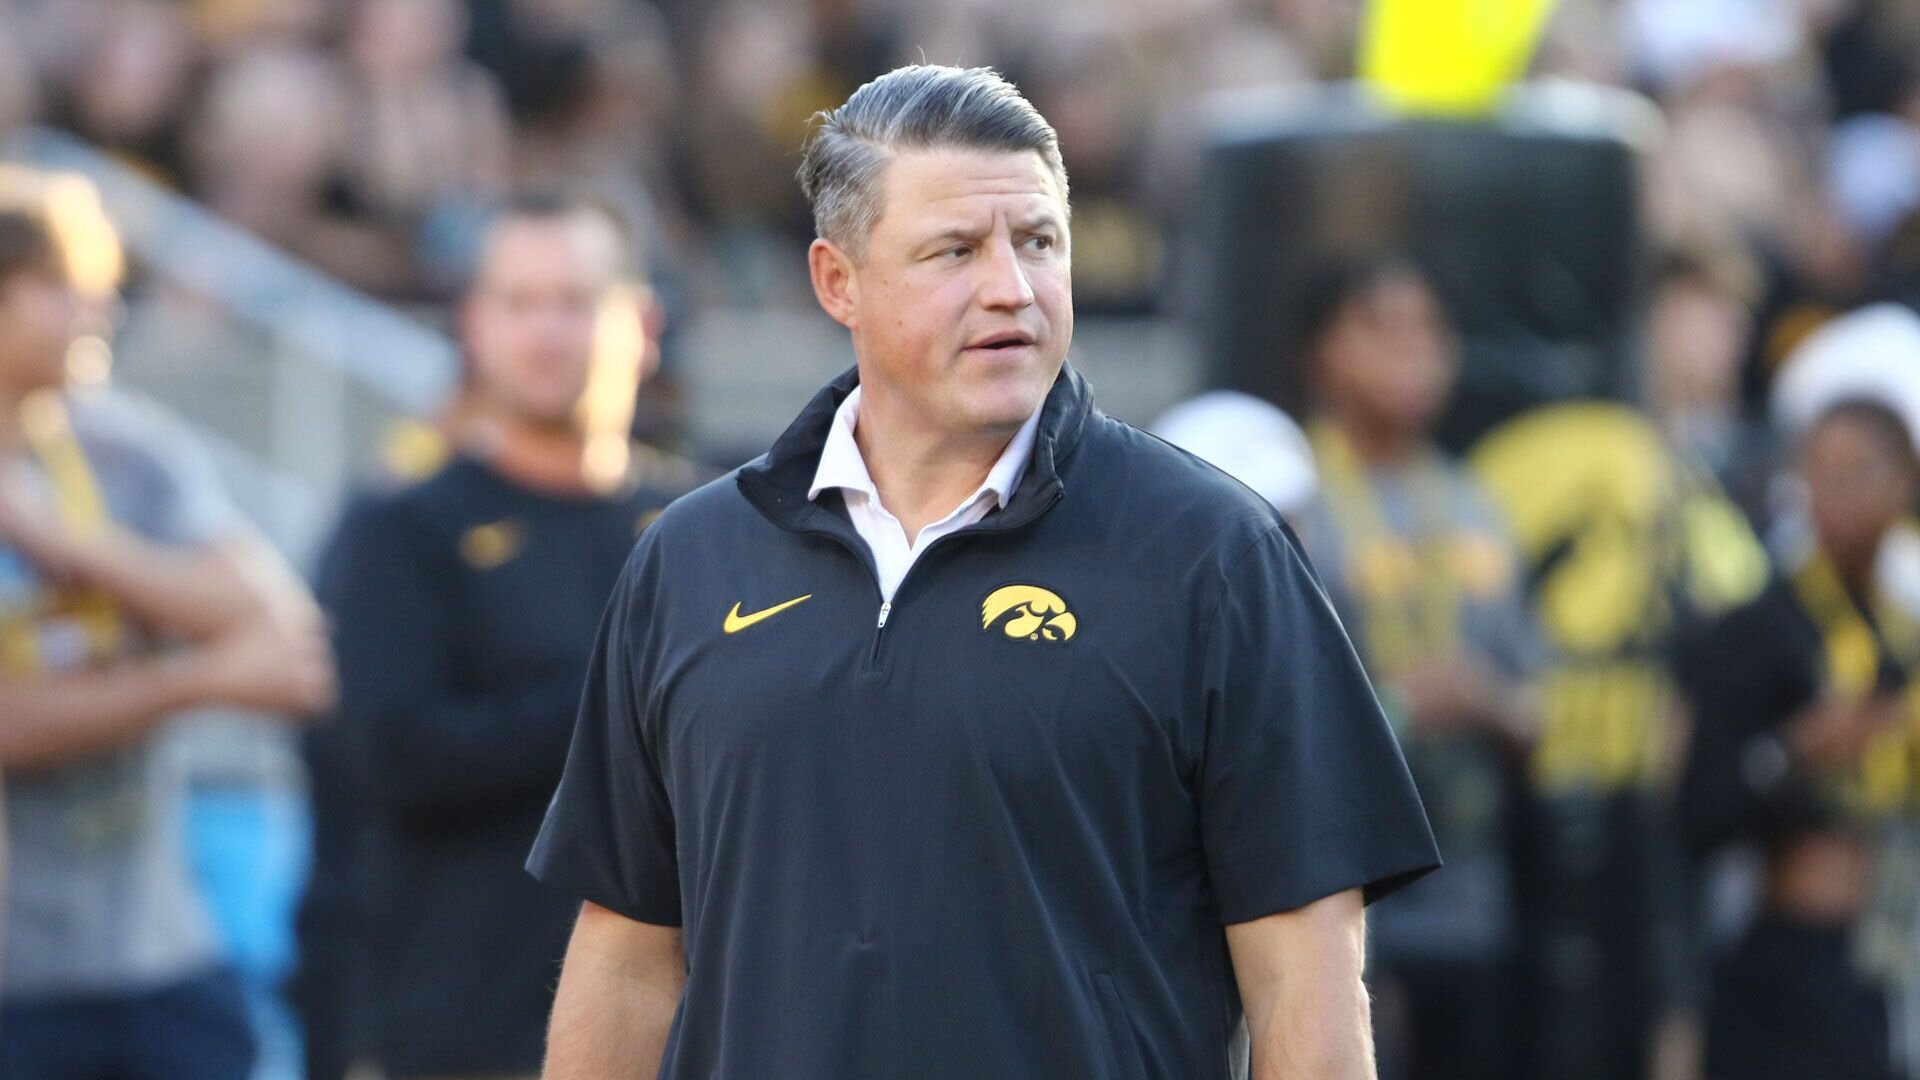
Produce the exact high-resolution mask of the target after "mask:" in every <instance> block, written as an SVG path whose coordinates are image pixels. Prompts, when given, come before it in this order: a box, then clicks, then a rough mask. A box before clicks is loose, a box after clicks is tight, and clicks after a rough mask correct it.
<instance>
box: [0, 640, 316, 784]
mask: <svg viewBox="0 0 1920 1080" xmlns="http://www.w3.org/2000/svg"><path fill="white" fill-rule="evenodd" d="M332 696H333V666H332V662H331V660H330V659H329V657H328V655H327V648H326V642H325V639H324V638H322V637H321V636H320V635H319V634H318V633H314V632H311V631H308V632H297V631H294V630H291V629H290V628H287V627H283V626H281V625H280V624H278V623H276V622H272V621H266V622H261V623H258V624H252V623H249V624H244V625H242V626H240V627H237V628H235V629H234V630H232V631H230V632H229V633H227V634H226V635H224V636H222V637H221V638H219V639H217V640H215V641H213V642H210V643H208V644H206V645H203V646H196V647H194V648H192V649H190V650H186V651H182V652H177V653H171V654H167V655H164V656H158V657H154V658H151V659H145V660H133V661H126V662H123V663H120V664H117V665H114V666H112V667H107V668H96V669H91V670H86V671H76V672H48V673H43V674H38V675H29V676H24V677H20V678H5V679H0V769H4V770H6V771H30V770H33V769H44V768H51V767H53V766H56V765H61V764H64V763H66V762H69V761H73V760H76V759H81V758H87V757H93V756H95V755H98V754H102V753H105V752H106V751H108V750H111V749H113V748H114V747H117V746H120V745H123V744H125V743H130V742H134V741H137V740H139V739H142V738H144V737H146V735H147V734H148V733H149V732H151V731H152V730H153V728H154V727H155V726H156V725H158V724H159V723H161V722H162V721H164V720H166V719H167V718H168V716H170V715H171V714H173V713H175V712H178V711H179V710H181V709H184V708H187V707H189V706H193V705H202V704H214V703H218V704H224V705H234V706H237V707H240V708H252V709H262V710H269V711H284V712H292V713H297V714H307V713H312V712H317V711H319V710H320V709H323V708H325V707H326V706H327V705H328V704H329V703H330V702H331V700H332Z"/></svg>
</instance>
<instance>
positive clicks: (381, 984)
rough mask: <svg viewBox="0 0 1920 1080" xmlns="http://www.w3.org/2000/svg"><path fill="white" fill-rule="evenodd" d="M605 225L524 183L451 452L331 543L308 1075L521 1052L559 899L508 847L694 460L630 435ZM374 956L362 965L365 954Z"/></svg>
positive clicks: (626, 248) (461, 1064)
mask: <svg viewBox="0 0 1920 1080" xmlns="http://www.w3.org/2000/svg"><path fill="white" fill-rule="evenodd" d="M637 266H638V262H637V259H636V254H635V252H634V251H633V250H632V245H631V244H630V243H629V242H628V240H627V239H626V238H625V236H624V235H623V231H622V229H621V228H620V226H619V225H618V224H616V223H615V221H614V220H613V219H612V218H611V217H610V216H609V215H607V214H606V213H603V212H601V211H600V210H598V209H595V208H593V207H591V206H587V205H583V204H578V203H573V202H567V201H550V200H542V199H527V200H523V201H518V202H514V203H511V204H509V205H508V206H506V207H505V208H504V209H502V210H500V211H499V212H498V213H497V215H496V216H495V218H494V219H493V223H492V225H491V227H490V228H489V229H488V230H487V233H486V243H485V246H484V249H483V251H482V255H481V258H480V261H479V265H478V268H477V272H476V274H475V276H474V278H473V282H472V285H471V288H470V290H469V291H468V294H467V298H466V301H465V303H464V306H463V308H462V310H461V313H460V328H461V339H462V342H463V343H464V346H465V349H466V354H467V360H468V364H469V368H468V380H469V385H468V388H467V392H466V398H467V400H466V403H465V404H464V406H463V407H462V409H461V418H460V420H459V421H458V423H457V425H456V426H455V427H454V429H453V441H452V443H451V446H450V449H451V451H452V453H451V454H450V456H448V457H447V458H446V460H445V461H444V463H443V464H442V465H441V466H440V467H439V468H438V470H437V471H435V472H433V473H432V475H430V476H429V477H427V478H425V479H422V480H419V481H417V482H414V483H411V484H408V485H405V486H403V487H402V488H400V489H399V490H390V491H382V492H376V493H373V494H370V495H368V496H365V497H362V498H360V499H358V500H356V501H355V502H354V504H353V505H351V506H350V507H349V508H348V509H347V511H346V515H345V518H344V521H343V522H342V524H341V526H340V529H339V532H338V534H337V535H336V537H335V538H334V540H333V542H332V543H331V545H330V547H329V550H328V553H327V555H326V558H325V561H324V564H323V567H322V578H321V582H322V583H321V591H322V597H323V600H324V601H325V602H326V604H327V606H328V608H329V610H330V611H331V612H332V614H333V617H334V625H335V640H336V642H337V647H338V649H339V653H340V664H341V680H342V693H341V704H340V709H339V711H338V716H337V721H336V724H335V725H334V726H333V727H332V728H331V729H327V730H323V731H321V732H318V733H316V734H315V736H314V738H313V740H312V746H311V749H312V754H311V760H312V762H313V765H314V772H315V809H316V816H317V829H318V834H317V840H316V844H317V846H316V867H315V873H314V878H313V886H312V890H311V892H310V894H309V896H308V899H307V902H306V905H305V909H304V911H303V914H302V923H303V940H304V944H305V948H306V963H307V972H306V976H305V978H304V980H303V982H304V986H303V996H304V998H305V1006H306V1010H307V1016H308V1021H309V1024H308V1032H309V1040H310V1042H309V1059H310V1066H311V1075H312V1076H313V1077H315V1078H316V1080H326V1078H331V1077H338V1076H340V1075H341V1074H342V1072H343V1070H344V1069H346V1068H347V1067H348V1065H349V1064H350V1063H351V1062H352V1060H353V1059H354V1058H355V1057H370V1058H372V1059H374V1060H377V1061H378V1063H379V1064H380V1065H381V1066H382V1067H383V1068H384V1069H385V1070H386V1075H387V1076H389V1077H463V1076H490V1077H491V1076H520V1075H526V1076H531V1075H533V1074H534V1073H535V1072H536V1071H537V1070H538V1069H539V1067H540V1060H541V1053H542V1049H543V1042H544V1033H545V1024H546V1018H547V1014H548V1012H549V1010H550V1009H551V1006H552V988H553V984H554V976H555V973H556V972H557V971H558V965H559V962H560V959H561V957H562V955H563V953H564V952H565V949H566V944H567V937H568V934H569V932H570V930H571V928H572V924H573V917H574V913H575V909H576V907H577V905H576V904H574V903H572V902H570V901H569V900H568V899H567V898H565V897H562V896H558V895H555V894H550V893H549V892H547V891H546V890H545V889H544V888H543V887H542V886H540V885H539V884H538V883H537V882H535V881H534V880H533V879H532V878H531V877H529V876H528V875H527V874H526V872H525V871H524V870H523V869H522V864H523V863H524V861H525V857H526V853H527V851H528V849H529V848H530V847H531V845H532V843H533V838H534V834H535V833H536V832H537V831H538V829H539V826H540V822H541V818H542V816H543V815H544V813H545V810H546V806H547V801H548V798H549V796H551V795H552V793H553V789H554V786H555V785H556V783H557V782H558V780H559V776H560V772H561V768H562V766H563V765H564V763H565V759H566V752H567V745H568V741H569V737H570V735H571V732H572V730H573V719H574V714H575V709H576V707H577V705H578V702H579V697H580V693H581V689H582V686H583V682H584V678H585V673H586V663H585V662H586V658H587V653H588V651H589V647H590V646H591V644H592V641H593V637H594V632H595V629H596V627H597V625H598V623H599V618H600V614H601V610H602V608H603V607H604V605H605V603H606V599H607V596H608V595H609V594H610V591H611V589H612V586H613V582H614V579H615V578H616V577H617V576H618V573H619V570H620V567H621V565H622V564H623V562H624V561H625V559H626V556H627V552H628V550H629V549H630V548H631V547H632V546H633V543H634V540H635V537H636V536H637V535H638V534H639V533H640V531H641V530H643V529H644V528H646V526H647V525H648V524H649V523H650V522H651V521H652V519H653V517H654V516H655V515H656V514H657V513H658V512H659V511H660V510H661V509H662V508H663V507H665V505H666V504H667V503H668V502H669V501H670V500H672V499H673V498H674V497H676V496H677V495H679V494H680V493H682V492H684V491H686V490H687V489H688V488H690V487H691V486H692V484H693V482H694V479H695V476H694V471H693V468H692V466H690V465H688V464H687V463H685V462H681V461H678V460H676V459H672V458H669V457H667V456H665V455H662V454H659V453H657V452H655V451H653V450H651V449H649V448H648V447H646V446H643V445H639V444H634V443H631V442H630V441H629V430H630V424H631V420H632V416H633V402H634V396H635V391H636V389H637V387H638V385H639V382H640V380H641V377H642V374H643V371H644V369H645V368H646V367H647V366H649V365H651V363H652V362H653V358H654V349H653V337H654V335H653V332H652V331H653V329H654V327H653V325H652V323H653V320H654V318H655V314H654V309H653V308H652V306H651V301H650V299H649V296H648V294H647V292H646V290H645V289H644V288H642V287H641V286H639V285H638V284H637V283H636V282H635V280H634V277H633V275H634V273H635V270H636V267H637ZM369 963H370V964H371V967H367V966H365V965H367V964H369Z"/></svg>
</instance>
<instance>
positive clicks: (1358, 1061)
mask: <svg viewBox="0 0 1920 1080" xmlns="http://www.w3.org/2000/svg"><path fill="white" fill-rule="evenodd" d="M1227 947H1228V949H1229V951H1230V952H1231V953H1232V955H1233V971H1234V976H1235V978H1236V979H1237V980H1238V982H1239V984H1240V1000H1241V1002H1242V1004H1243V1005H1244V1006H1245V1009H1246V1014H1247V1027H1248V1029H1249V1032H1250V1034H1251V1035H1252V1037H1253V1080H1374V1077H1375V1075H1376V1073H1375V1070H1374V1063H1373V1024H1372V1012H1371V1008H1370V1006H1369V1003H1368V999H1367V987H1366V983H1365V982H1364V981H1363V980H1362V978H1361V972H1362V970H1363V968H1364V967H1365V963H1366V915H1365V909H1364V907H1363V906H1362V902H1361V893H1360V890H1358V889H1350V890H1348V891H1346V892H1342V893H1336V894H1334V895H1332V896H1329V897H1327V898H1325V899H1323V900H1316V901H1315V902H1313V903H1311V904H1308V905H1307V906H1305V907H1303V908H1300V909H1298V910H1296V911H1284V912H1280V913H1279V914H1276V915H1268V916H1266V917H1264V918H1259V919H1254V920H1252V921H1250V922H1243V923H1236V924H1233V925H1230V926H1228V927H1227Z"/></svg>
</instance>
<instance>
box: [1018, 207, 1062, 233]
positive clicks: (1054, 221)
mask: <svg viewBox="0 0 1920 1080" xmlns="http://www.w3.org/2000/svg"><path fill="white" fill-rule="evenodd" d="M1060 226H1061V217H1060V215H1059V214H1056V213H1054V212H1053V211H1051V210H1042V211H1039V212H1038V213H1033V214H1028V215H1027V216H1026V217H1023V218H1020V219H1018V220H1016V221H1015V222H1014V223H1013V227H1014V229H1015V231H1017V232H1038V231H1040V230H1041V229H1058V228H1060Z"/></svg>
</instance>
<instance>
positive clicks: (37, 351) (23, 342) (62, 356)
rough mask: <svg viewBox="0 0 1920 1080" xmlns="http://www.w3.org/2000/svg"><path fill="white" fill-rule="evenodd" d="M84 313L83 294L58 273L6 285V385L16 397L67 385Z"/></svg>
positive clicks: (1, 322)
mask: <svg viewBox="0 0 1920 1080" xmlns="http://www.w3.org/2000/svg"><path fill="white" fill-rule="evenodd" d="M84 308H85V305H84V304H83V303H82V300H81V296H80V293H79V290H77V289H75V288H74V286H73V284H72V283H71V282H69V281H68V280H67V278H66V275H65V274H63V273H61V272H59V270H57V269H55V268H51V267H49V268H47V269H30V270H24V271H21V272H20V273H17V274H15V275H13V276H12V277H10V278H8V279H7V280H5V281H3V282H0V385H4V386H5V388H6V390H7V391H8V392H10V393H11V394H12V395H14V396H24V395H26V394H28V393H31V392H32V391H35V390H45V389H52V388H55V387H59V386H61V385H64V384H65V382H66V379H67V350H68V348H69V347H71V346H72V344H73V341H74V338H75V336H76V335H78V334H79V333H80V329H81V316H82V313H83V310H84Z"/></svg>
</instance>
